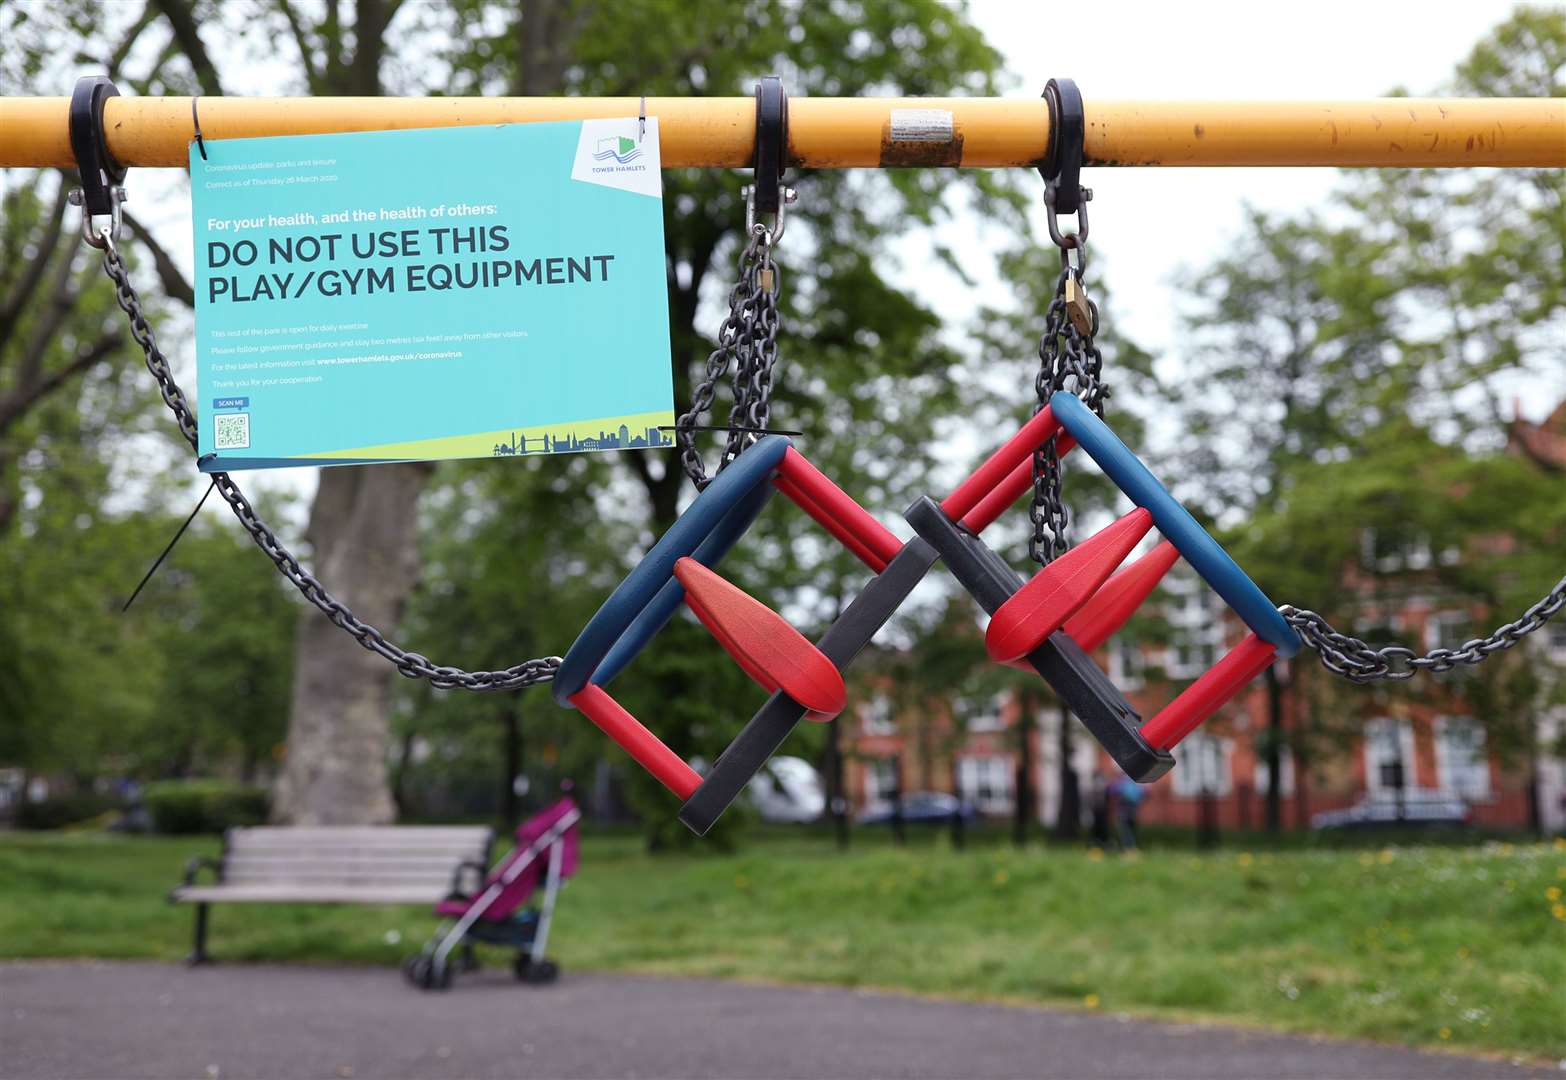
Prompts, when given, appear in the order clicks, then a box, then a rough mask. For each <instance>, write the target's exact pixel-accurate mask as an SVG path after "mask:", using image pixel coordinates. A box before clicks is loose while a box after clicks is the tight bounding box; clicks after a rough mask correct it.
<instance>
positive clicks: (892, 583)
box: [680, 539, 936, 836]
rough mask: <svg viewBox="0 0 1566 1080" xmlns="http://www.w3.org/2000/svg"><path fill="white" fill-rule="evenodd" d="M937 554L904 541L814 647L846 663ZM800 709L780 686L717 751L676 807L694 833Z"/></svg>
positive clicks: (744, 780)
mask: <svg viewBox="0 0 1566 1080" xmlns="http://www.w3.org/2000/svg"><path fill="white" fill-rule="evenodd" d="M935 558H936V555H935V549H934V548H932V547H931V546H930V545H929V544H927V543H925V542H924V541H923V540H919V539H914V540H910V541H909V542H908V543H906V544H904V545H903V549H902V550H901V551H899V552H898V553H897V555H896V556H895V557H894V558H893V559H892V561H891V562H889V563H887V564H886V569H885V570H882V571H881V572H880V573H879V574H877V575H876V576H875V577H873V578H871V579H870V583H869V584H868V585H866V586H865V587H864V588H863V589H862V590H860V593H859V595H858V596H856V597H854V599H853V602H852V603H850V604H849V605H848V607H847V608H845V609H844V611H843V613H842V614H841V615H839V616H838V617H837V621H836V622H834V623H833V624H832V625H831V626H829V627H827V631H826V633H825V634H823V635H821V640H820V641H819V642H817V643H816V647H817V648H819V649H820V650H821V652H822V654H823V655H825V656H826V658H827V659H828V660H830V661H832V663H833V664H835V665H837V669H838V670H839V671H842V670H843V669H844V668H846V667H848V665H849V663H850V662H851V661H852V660H853V659H854V657H856V656H858V655H859V652H860V650H861V649H863V648H864V647H865V646H866V645H868V644H870V639H871V638H873V637H875V635H876V631H878V630H880V629H881V627H883V626H885V625H886V620H888V619H890V618H891V617H892V614H893V613H894V612H895V611H896V610H897V609H898V608H899V607H900V606H902V602H903V601H904V600H906V599H907V598H908V594H909V593H911V592H913V590H914V586H916V585H918V584H919V582H920V581H922V580H924V575H925V574H926V573H928V572H929V569H930V567H931V566H934V565H935ZM804 715H805V707H804V706H803V705H801V704H800V703H799V702H797V701H795V700H794V699H793V698H791V697H789V696H788V695H787V694H785V693H783V691H781V690H779V691H778V692H777V693H775V694H773V695H772V696H771V697H770V698H768V699H767V702H766V704H765V705H763V706H762V707H761V708H760V709H759V710H758V711H757V713H756V715H755V716H753V717H751V718H750V723H748V724H746V725H745V727H744V729H743V730H742V731H741V732H740V733H739V734H738V735H736V736H735V737H734V741H733V742H731V743H729V746H728V749H726V750H724V751H723V753H722V754H720V755H718V760H717V761H715V762H713V763H712V768H711V769H710V770H709V771H708V773H707V775H706V776H705V777H703V778H702V782H701V785H700V786H699V787H697V789H696V790H695V791H693V792H691V797H690V798H689V799H687V800H686V801H685V805H683V806H681V807H680V820H681V821H682V822H684V823H685V825H686V827H687V828H689V829H690V830H691V831H692V832H694V833H695V834H696V835H697V836H702V835H705V834H706V832H707V830H708V829H710V828H712V825H713V822H715V821H717V820H718V818H719V817H720V816H721V815H722V813H723V811H725V810H727V809H728V807H729V804H730V803H732V802H733V801H734V800H735V799H736V798H737V797H738V796H739V793H740V792H741V791H743V790H745V785H746V784H748V783H750V780H751V777H753V776H755V775H756V773H758V772H760V771H761V768H762V766H764V765H765V764H766V763H767V759H769V758H770V757H772V755H773V754H774V753H776V752H777V749H778V747H780V746H782V745H783V740H784V739H786V738H788V734H789V732H791V731H793V730H794V725H796V724H798V723H799V721H800V720H801V719H803V718H804Z"/></svg>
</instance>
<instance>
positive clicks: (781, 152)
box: [755, 75, 788, 214]
mask: <svg viewBox="0 0 1566 1080" xmlns="http://www.w3.org/2000/svg"><path fill="white" fill-rule="evenodd" d="M786 168H788V93H787V92H786V91H785V90H784V89H783V80H782V79H780V78H779V77H778V76H776V75H765V76H762V79H761V81H760V82H758V83H757V84H756V194H755V201H756V213H758V214H776V213H777V212H778V210H779V208H780V207H782V205H783V170H785V169H786Z"/></svg>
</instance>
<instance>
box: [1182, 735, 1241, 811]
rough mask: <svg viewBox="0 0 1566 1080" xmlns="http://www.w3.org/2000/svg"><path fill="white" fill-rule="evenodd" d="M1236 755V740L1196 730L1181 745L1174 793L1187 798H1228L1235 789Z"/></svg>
mask: <svg viewBox="0 0 1566 1080" xmlns="http://www.w3.org/2000/svg"><path fill="white" fill-rule="evenodd" d="M1233 753H1234V740H1233V739H1220V738H1218V737H1217V736H1215V735H1209V734H1207V733H1206V732H1204V731H1195V732H1192V733H1191V734H1190V735H1188V736H1186V737H1185V738H1184V739H1183V740H1182V741H1181V743H1180V754H1179V757H1178V760H1177V761H1176V763H1175V767H1174V772H1173V773H1172V774H1171V775H1172V778H1173V779H1172V782H1173V786H1174V793H1175V794H1176V795H1179V796H1181V797H1183V798H1188V799H1189V798H1195V797H1196V796H1198V795H1219V796H1222V795H1228V794H1229V793H1230V792H1231V791H1232V790H1233V789H1234V781H1233V772H1232V770H1231V769H1230V765H1229V759H1230V757H1231V756H1232V755H1233Z"/></svg>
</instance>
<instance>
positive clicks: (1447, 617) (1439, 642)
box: [1425, 611, 1474, 649]
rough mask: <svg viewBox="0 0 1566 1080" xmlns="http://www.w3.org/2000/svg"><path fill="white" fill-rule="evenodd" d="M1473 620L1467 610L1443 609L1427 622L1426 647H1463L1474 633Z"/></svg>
mask: <svg viewBox="0 0 1566 1080" xmlns="http://www.w3.org/2000/svg"><path fill="white" fill-rule="evenodd" d="M1473 625H1474V624H1473V620H1472V619H1470V618H1469V617H1468V613H1467V612H1466V611H1443V612H1440V613H1439V614H1436V615H1432V616H1430V618H1429V620H1428V621H1427V622H1426V623H1425V648H1427V649H1457V648H1461V647H1462V646H1463V644H1464V643H1465V642H1467V641H1468V640H1469V639H1470V638H1472V637H1473V636H1474V635H1473Z"/></svg>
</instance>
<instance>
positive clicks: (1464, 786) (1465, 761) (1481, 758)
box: [1435, 716, 1490, 801]
mask: <svg viewBox="0 0 1566 1080" xmlns="http://www.w3.org/2000/svg"><path fill="white" fill-rule="evenodd" d="M1435 752H1436V782H1437V783H1438V784H1440V785H1441V790H1442V791H1443V792H1446V793H1448V794H1451V795H1456V796H1457V797H1458V798H1460V799H1467V800H1470V801H1472V800H1476V799H1485V798H1488V797H1489V795H1490V758H1489V755H1488V754H1486V753H1485V738H1484V728H1482V727H1480V726H1479V725H1478V724H1477V723H1475V722H1474V721H1473V720H1471V719H1469V718H1468V717H1466V716H1443V717H1441V718H1439V719H1438V720H1436V722H1435Z"/></svg>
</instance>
